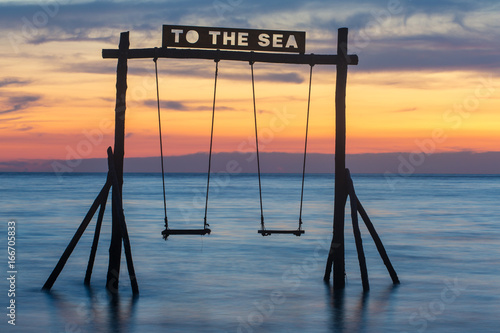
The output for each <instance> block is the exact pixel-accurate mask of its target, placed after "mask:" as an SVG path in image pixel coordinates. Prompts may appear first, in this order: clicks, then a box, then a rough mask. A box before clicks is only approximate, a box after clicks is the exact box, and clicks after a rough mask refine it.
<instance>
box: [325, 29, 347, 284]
mask: <svg viewBox="0 0 500 333" xmlns="http://www.w3.org/2000/svg"><path fill="white" fill-rule="evenodd" d="M347 34H348V29H347V28H340V29H339V30H338V40H337V54H338V55H339V61H338V63H337V82H336V92H335V204H334V213H333V239H332V244H331V246H330V252H329V254H328V260H327V263H326V270H325V276H324V280H325V281H329V280H330V275H331V271H332V263H333V285H334V288H335V289H342V288H344V287H345V277H344V273H345V261H344V220H345V202H346V199H347V187H346V178H345V146H346V116H345V108H346V105H345V96H346V85H347V65H348V63H349V59H348V56H347Z"/></svg>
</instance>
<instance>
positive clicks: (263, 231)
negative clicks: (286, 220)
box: [258, 229, 305, 237]
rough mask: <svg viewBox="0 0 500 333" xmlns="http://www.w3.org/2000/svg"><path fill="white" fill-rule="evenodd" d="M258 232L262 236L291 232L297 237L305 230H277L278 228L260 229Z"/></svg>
mask: <svg viewBox="0 0 500 333" xmlns="http://www.w3.org/2000/svg"><path fill="white" fill-rule="evenodd" d="M258 233H259V234H261V235H262V236H271V235H272V234H291V235H295V236H297V237H300V235H302V234H304V233H305V230H300V229H295V230H276V229H260V230H258Z"/></svg>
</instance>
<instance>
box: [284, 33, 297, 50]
mask: <svg viewBox="0 0 500 333" xmlns="http://www.w3.org/2000/svg"><path fill="white" fill-rule="evenodd" d="M289 47H293V48H295V49H297V48H298V46H297V40H296V39H295V36H294V35H290V37H288V41H287V42H286V45H285V48H287V49H288V48H289Z"/></svg>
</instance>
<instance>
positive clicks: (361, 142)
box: [0, 0, 500, 162]
mask: <svg viewBox="0 0 500 333" xmlns="http://www.w3.org/2000/svg"><path fill="white" fill-rule="evenodd" d="M40 4H42V5H40ZM163 24H179V25H198V26H214V27H234V28H255V29H277V30H298V31H305V32H306V39H307V42H306V53H315V54H335V53H336V36H337V29H338V28H340V27H348V28H349V43H350V45H349V53H355V54H357V55H358V56H359V65H358V66H351V67H349V74H348V87H347V131H348V132H347V138H348V139H347V152H348V153H378V152H412V151H417V152H426V150H427V151H431V152H449V151H453V152H455V151H475V152H485V151H500V131H499V129H500V112H498V111H499V106H500V81H499V75H500V3H499V2H498V1H497V0H491V1H489V0H474V1H473V0H445V1H430V0H413V1H410V0H400V1H399V0H385V1H378V0H364V1H349V2H345V1H342V2H341V1H296V0H291V1H262V0H254V1H249V0H215V1H200V0H197V1H185V0H183V1H180V0H170V1H168V0H167V1H129V0H122V1H118V0H116V1H85V0H74V1H65V0H58V1H55V0H54V1H26V0H22V1H19V0H18V1H0V29H1V33H0V43H1V45H2V47H1V48H0V68H1V71H0V162H1V161H13V160H26V159H48V160H50V159H75V158H76V159H78V158H91V157H92V158H95V157H105V154H106V148H107V146H109V145H112V144H113V129H114V128H113V120H114V97H115V74H116V60H113V59H102V57H101V50H102V49H103V48H111V49H113V48H117V46H118V40H119V34H120V32H122V31H130V40H131V46H130V47H131V48H146V47H160V46H161V33H162V25H163ZM158 65H159V69H160V96H161V100H162V117H163V119H162V120H163V134H164V150H165V154H166V155H184V154H191V153H196V152H206V151H208V148H209V138H210V121H211V105H212V95H213V75H214V66H215V64H214V62H213V61H208V60H207V61H201V60H172V59H160V60H159V61H158ZM255 70H256V72H255V75H256V76H255V78H256V93H257V108H258V111H259V114H258V120H259V126H260V133H261V138H260V139H261V147H260V148H261V150H262V151H264V152H300V151H301V150H302V149H303V144H304V143H303V142H304V131H305V119H306V118H305V117H306V106H307V89H308V86H307V84H308V75H309V67H308V66H307V65H306V66H296V65H270V64H260V63H258V64H256V65H255ZM128 78H129V82H128V83H129V89H128V109H127V118H126V133H127V139H126V146H125V150H126V156H127V157H145V156H157V155H159V142H158V119H157V113H156V112H157V111H156V104H155V103H156V100H155V98H156V91H155V84H154V82H155V81H154V63H153V61H152V60H130V61H129V77H128ZM334 92H335V67H333V66H315V67H314V74H313V88H312V103H311V119H310V141H309V144H310V145H309V151H310V152H315V153H333V152H334V135H335V132H334V123H335V119H334ZM217 95H218V96H217V97H218V99H217V109H216V124H215V129H214V132H215V134H214V135H215V139H214V150H215V151H216V152H235V151H243V152H245V151H249V150H252V149H253V147H254V142H253V140H254V137H253V113H252V112H253V108H252V90H251V77H250V66H249V65H248V63H244V62H228V61H222V62H221V63H220V65H219V83H218V93H217Z"/></svg>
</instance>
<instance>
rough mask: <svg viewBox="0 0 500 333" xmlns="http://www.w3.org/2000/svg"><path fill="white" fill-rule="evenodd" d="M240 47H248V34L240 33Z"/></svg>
mask: <svg viewBox="0 0 500 333" xmlns="http://www.w3.org/2000/svg"><path fill="white" fill-rule="evenodd" d="M238 45H239V46H248V32H238Z"/></svg>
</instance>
